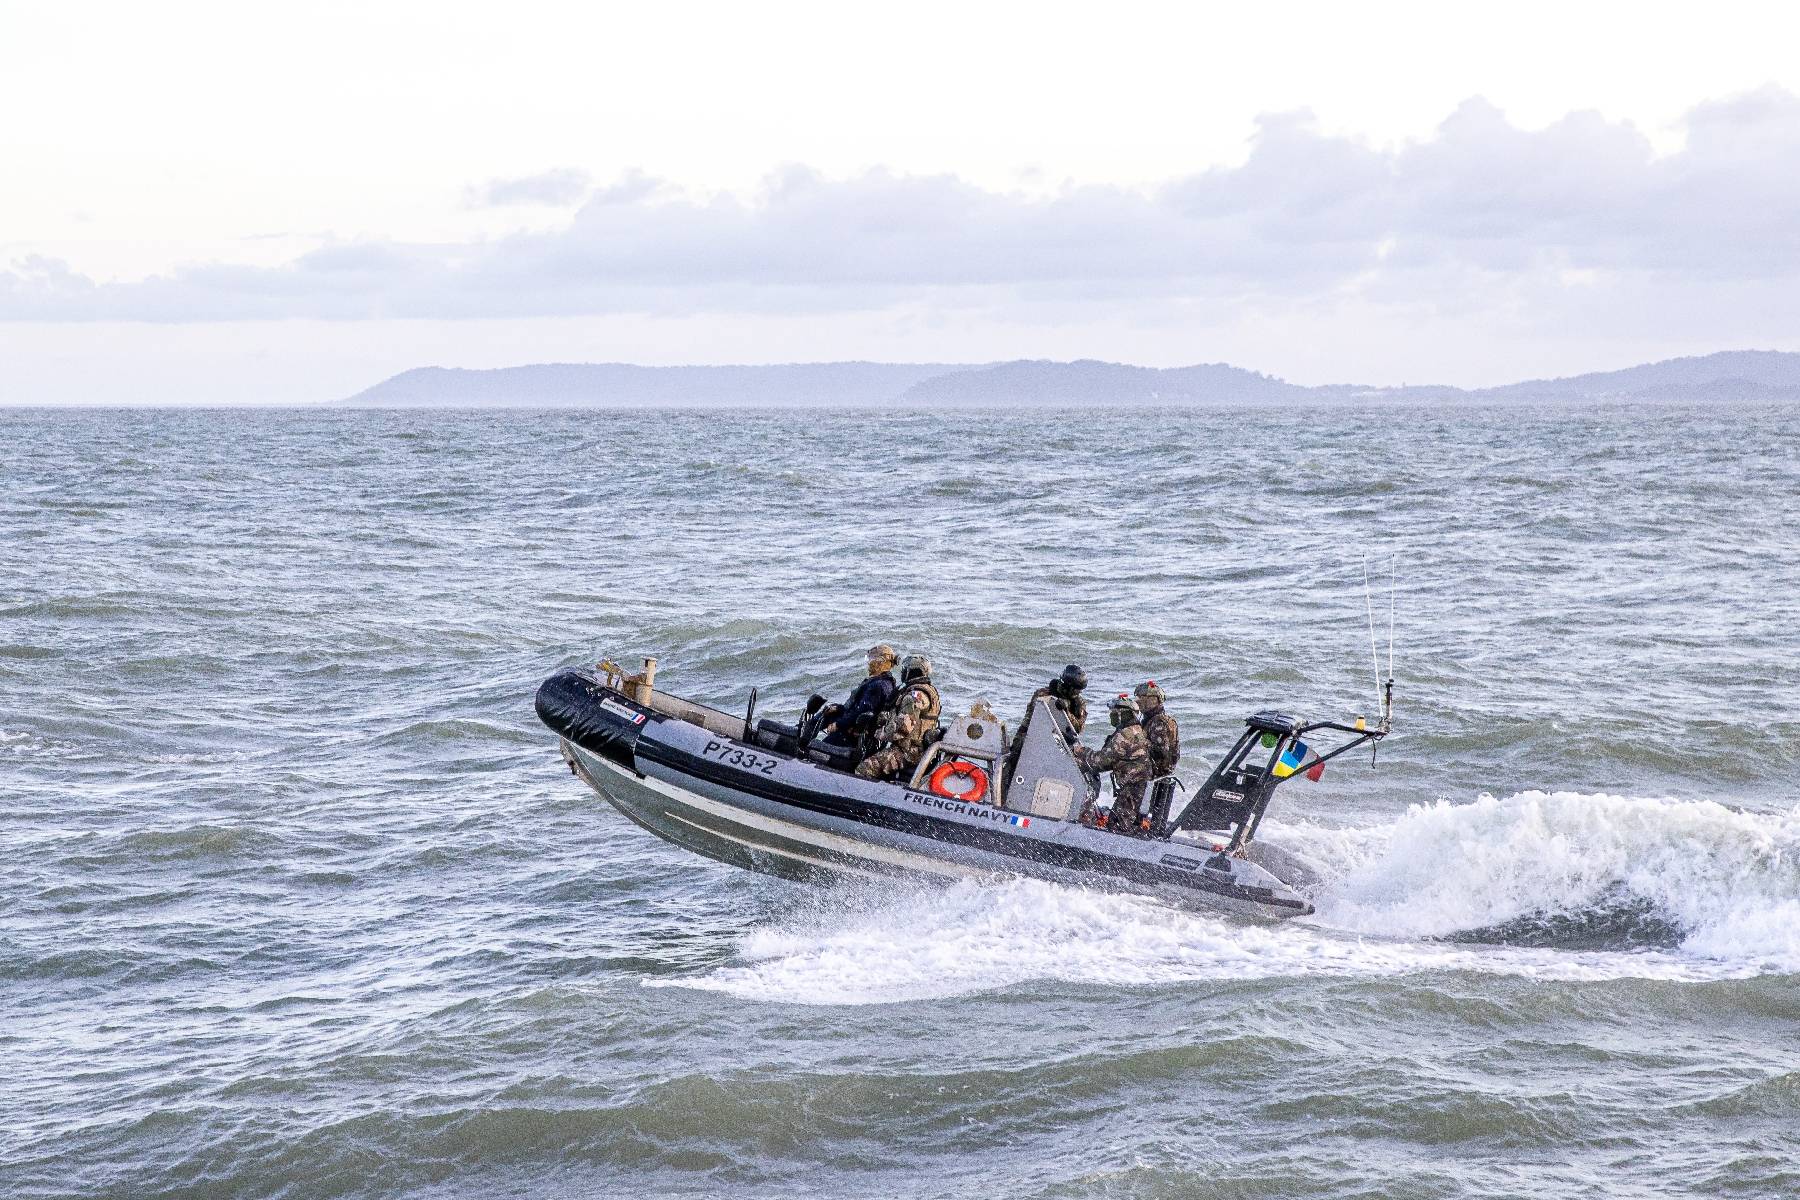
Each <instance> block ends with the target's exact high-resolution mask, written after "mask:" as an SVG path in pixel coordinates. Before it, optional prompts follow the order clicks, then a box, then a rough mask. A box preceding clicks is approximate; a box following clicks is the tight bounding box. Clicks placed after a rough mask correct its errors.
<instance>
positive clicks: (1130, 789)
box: [1106, 783, 1144, 833]
mask: <svg viewBox="0 0 1800 1200" xmlns="http://www.w3.org/2000/svg"><path fill="white" fill-rule="evenodd" d="M1143 809H1144V785H1143V784H1141V783H1128V784H1125V785H1124V786H1123V787H1121V786H1119V785H1118V784H1116V783H1115V784H1114V785H1113V803H1112V815H1111V816H1110V817H1108V818H1107V819H1106V827H1107V828H1108V829H1110V830H1112V831H1113V832H1114V833H1136V832H1137V831H1138V817H1139V815H1140V814H1141V813H1142V812H1143Z"/></svg>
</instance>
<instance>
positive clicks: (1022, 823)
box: [1006, 817, 1031, 829]
mask: <svg viewBox="0 0 1800 1200" xmlns="http://www.w3.org/2000/svg"><path fill="white" fill-rule="evenodd" d="M1006 821H1007V824H1009V825H1017V826H1018V827H1019V828H1020V829H1024V828H1025V827H1026V826H1028V825H1030V824H1031V818H1030V817H1008V818H1006Z"/></svg>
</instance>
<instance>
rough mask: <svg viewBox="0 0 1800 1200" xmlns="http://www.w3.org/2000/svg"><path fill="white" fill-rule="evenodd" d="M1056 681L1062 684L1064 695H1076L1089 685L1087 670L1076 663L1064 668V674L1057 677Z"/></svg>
mask: <svg viewBox="0 0 1800 1200" xmlns="http://www.w3.org/2000/svg"><path fill="white" fill-rule="evenodd" d="M1056 682H1058V683H1060V684H1062V694H1063V695H1065V696H1074V695H1076V694H1077V693H1079V692H1080V691H1081V689H1082V688H1084V687H1086V686H1087V672H1086V671H1084V670H1082V669H1081V668H1080V667H1078V666H1076V665H1075V664H1074V663H1070V664H1069V665H1068V666H1066V667H1064V668H1063V669H1062V674H1061V675H1058V676H1057V677H1056Z"/></svg>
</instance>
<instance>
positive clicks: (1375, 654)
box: [1363, 550, 1383, 712]
mask: <svg viewBox="0 0 1800 1200" xmlns="http://www.w3.org/2000/svg"><path fill="white" fill-rule="evenodd" d="M1363 599H1364V600H1366V601H1368V604H1369V665H1370V666H1372V667H1374V668H1375V710H1376V711H1377V712H1381V711H1383V709H1382V707H1381V651H1380V650H1378V649H1376V646H1375V593H1374V591H1373V590H1371V589H1370V587H1369V552H1368V551H1367V550H1364V551H1363Z"/></svg>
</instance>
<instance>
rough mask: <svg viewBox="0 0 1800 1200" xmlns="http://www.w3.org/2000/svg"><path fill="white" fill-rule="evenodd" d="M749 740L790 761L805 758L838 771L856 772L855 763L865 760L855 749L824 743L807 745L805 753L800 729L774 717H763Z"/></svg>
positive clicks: (853, 747) (816, 742) (817, 742)
mask: <svg viewBox="0 0 1800 1200" xmlns="http://www.w3.org/2000/svg"><path fill="white" fill-rule="evenodd" d="M750 741H751V742H752V744H754V745H757V746H761V747H762V748H763V749H765V750H773V751H774V752H775V753H777V754H785V755H787V756H788V757H789V758H803V759H806V760H807V761H809V762H815V763H818V764H819V765H820V766H822V767H830V768H832V769H833V770H837V771H854V770H856V764H857V763H859V762H861V761H862V753H861V751H860V750H859V749H858V748H857V747H855V746H833V745H831V744H829V743H827V742H825V741H822V740H821V741H814V742H809V743H807V745H806V748H805V749H804V750H802V749H801V747H800V727H799V726H798V725H790V724H788V723H787V722H786V721H777V720H775V719H774V718H772V717H764V718H763V719H762V720H760V721H758V722H757V723H756V732H755V734H754V735H753V736H752V737H751V739H750Z"/></svg>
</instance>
